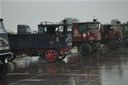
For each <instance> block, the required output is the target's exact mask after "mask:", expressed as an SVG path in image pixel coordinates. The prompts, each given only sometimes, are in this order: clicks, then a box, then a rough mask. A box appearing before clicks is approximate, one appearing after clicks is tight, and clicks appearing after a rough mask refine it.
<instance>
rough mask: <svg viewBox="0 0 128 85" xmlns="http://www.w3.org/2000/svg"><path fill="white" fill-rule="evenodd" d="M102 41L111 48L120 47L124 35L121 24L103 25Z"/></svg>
mask: <svg viewBox="0 0 128 85" xmlns="http://www.w3.org/2000/svg"><path fill="white" fill-rule="evenodd" d="M101 35H102V43H103V44H104V45H105V46H106V47H107V48H109V49H115V48H118V47H119V45H120V42H121V39H122V37H123V34H122V26H121V24H104V25H102V26H101Z"/></svg>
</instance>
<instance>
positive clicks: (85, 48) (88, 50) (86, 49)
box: [80, 43, 92, 56]
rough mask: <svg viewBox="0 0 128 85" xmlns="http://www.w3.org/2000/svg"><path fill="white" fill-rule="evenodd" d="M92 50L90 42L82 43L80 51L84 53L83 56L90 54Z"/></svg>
mask: <svg viewBox="0 0 128 85" xmlns="http://www.w3.org/2000/svg"><path fill="white" fill-rule="evenodd" d="M91 52H92V47H91V45H89V44H86V43H85V44H82V45H81V46H80V53H81V54H82V55H83V56H86V55H88V54H90V53H91Z"/></svg>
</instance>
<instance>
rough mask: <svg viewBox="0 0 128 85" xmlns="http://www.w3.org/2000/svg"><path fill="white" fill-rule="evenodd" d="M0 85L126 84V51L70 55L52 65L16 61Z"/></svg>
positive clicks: (33, 60) (34, 59)
mask: <svg viewBox="0 0 128 85" xmlns="http://www.w3.org/2000/svg"><path fill="white" fill-rule="evenodd" d="M0 85H128V48H121V49H118V50H115V51H113V50H109V51H108V50H105V51H98V52H97V53H94V54H91V55H89V56H80V55H78V54H77V53H73V54H70V55H68V56H67V57H66V59H64V61H58V62H56V63H47V62H46V61H45V60H43V59H42V58H40V57H24V58H18V59H16V60H15V61H14V62H12V63H10V64H9V71H8V74H7V76H6V77H5V78H4V79H2V80H0Z"/></svg>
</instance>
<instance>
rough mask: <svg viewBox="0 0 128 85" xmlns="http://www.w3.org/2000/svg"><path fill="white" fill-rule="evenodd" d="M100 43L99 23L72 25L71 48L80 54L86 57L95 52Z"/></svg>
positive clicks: (95, 21) (94, 21)
mask: <svg viewBox="0 0 128 85" xmlns="http://www.w3.org/2000/svg"><path fill="white" fill-rule="evenodd" d="M100 41H101V33H100V22H98V21H97V20H96V19H94V20H93V21H92V22H79V23H73V24H72V44H73V45H72V46H73V47H77V48H78V51H79V52H80V54H82V55H83V56H85V55H88V54H90V53H92V52H94V51H96V50H97V48H98V47H99V45H100Z"/></svg>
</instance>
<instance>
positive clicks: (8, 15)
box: [0, 0, 128, 30]
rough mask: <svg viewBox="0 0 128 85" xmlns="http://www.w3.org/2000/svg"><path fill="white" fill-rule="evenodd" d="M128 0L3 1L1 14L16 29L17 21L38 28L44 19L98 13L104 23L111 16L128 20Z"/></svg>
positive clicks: (85, 17)
mask: <svg viewBox="0 0 128 85" xmlns="http://www.w3.org/2000/svg"><path fill="white" fill-rule="evenodd" d="M127 9H128V1H127V0H124V1H122V0H121V1H119V0H118V1H115V0H114V1H106V0H100V1H99V0H98V1H96V0H91V1H88V0H86V1H60V2H59V1H39V0H38V1H30V0H29V1H21V0H20V1H14V0H11V1H9V0H3V1H1V12H0V13H1V17H2V18H4V23H5V27H6V29H7V30H15V29H16V27H17V24H29V25H30V26H31V28H32V29H34V30H37V24H39V23H40V22H41V21H52V22H54V21H55V22H58V21H60V20H62V19H63V18H65V17H73V18H77V19H79V20H80V21H92V19H93V17H94V16H96V18H98V20H99V21H101V22H102V23H109V22H110V21H111V19H115V18H116V19H119V20H120V21H121V22H126V21H128V11H127Z"/></svg>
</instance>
